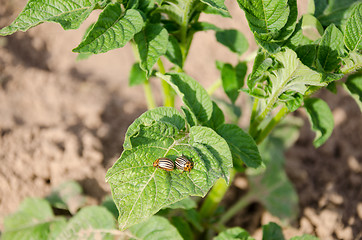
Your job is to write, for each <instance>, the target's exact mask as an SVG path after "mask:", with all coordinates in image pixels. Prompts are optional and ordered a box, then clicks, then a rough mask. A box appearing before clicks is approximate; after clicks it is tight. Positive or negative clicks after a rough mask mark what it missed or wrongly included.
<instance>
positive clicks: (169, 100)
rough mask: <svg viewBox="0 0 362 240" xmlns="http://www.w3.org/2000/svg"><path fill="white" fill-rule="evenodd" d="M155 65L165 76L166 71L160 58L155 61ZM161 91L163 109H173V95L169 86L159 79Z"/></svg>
mask: <svg viewBox="0 0 362 240" xmlns="http://www.w3.org/2000/svg"><path fill="white" fill-rule="evenodd" d="M157 65H158V68H159V70H160V73H162V74H165V73H166V70H165V67H164V66H163V62H162V60H161V58H159V59H158V60H157ZM161 85H162V91H163V105H164V106H165V107H174V106H175V94H174V93H173V90H172V88H171V86H170V85H169V84H168V83H167V82H166V81H165V80H163V79H161Z"/></svg>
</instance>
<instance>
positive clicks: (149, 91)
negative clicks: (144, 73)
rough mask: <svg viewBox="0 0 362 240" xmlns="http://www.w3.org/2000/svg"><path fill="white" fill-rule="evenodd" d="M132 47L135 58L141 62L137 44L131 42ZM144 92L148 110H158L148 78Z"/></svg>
mask: <svg viewBox="0 0 362 240" xmlns="http://www.w3.org/2000/svg"><path fill="white" fill-rule="evenodd" d="M131 46H132V52H133V56H134V57H135V59H136V61H137V62H139V61H140V56H139V54H138V49H137V47H136V44H135V43H134V42H133V41H131ZM143 90H144V92H145V97H146V102H147V108H148V109H152V108H156V106H157V105H156V101H155V98H154V97H153V92H152V88H151V85H150V81H149V78H148V77H147V81H145V82H144V83H143Z"/></svg>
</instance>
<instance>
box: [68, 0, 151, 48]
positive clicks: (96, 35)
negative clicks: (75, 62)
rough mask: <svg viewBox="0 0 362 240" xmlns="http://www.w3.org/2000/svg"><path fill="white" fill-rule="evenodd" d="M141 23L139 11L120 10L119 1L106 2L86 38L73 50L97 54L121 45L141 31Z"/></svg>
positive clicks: (142, 23)
mask: <svg viewBox="0 0 362 240" xmlns="http://www.w3.org/2000/svg"><path fill="white" fill-rule="evenodd" d="M143 25H144V22H143V18H142V16H141V14H140V12H139V11H137V10H133V9H129V10H127V11H126V12H122V8H121V5H120V4H119V3H114V4H108V5H107V7H106V8H105V9H104V10H103V12H102V13H101V14H100V15H99V18H98V20H97V22H96V23H95V24H94V26H93V28H92V29H91V30H90V32H89V33H88V35H87V37H86V39H84V40H83V41H82V42H81V43H80V44H79V45H78V47H76V48H74V49H73V52H77V53H84V52H90V53H94V54H97V53H104V52H108V51H109V50H112V49H116V48H120V47H123V46H124V45H126V43H127V42H128V41H129V40H131V39H132V38H133V36H134V35H135V34H136V33H138V32H139V31H141V29H142V27H143Z"/></svg>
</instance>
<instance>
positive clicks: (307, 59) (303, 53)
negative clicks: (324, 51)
mask: <svg viewBox="0 0 362 240" xmlns="http://www.w3.org/2000/svg"><path fill="white" fill-rule="evenodd" d="M317 47H318V46H317V45H316V44H308V45H302V46H300V47H298V48H297V49H296V50H295V52H296V53H297V55H298V58H299V59H300V61H301V62H302V63H303V64H304V65H306V66H308V67H313V66H315V64H314V62H315V59H316V56H317Z"/></svg>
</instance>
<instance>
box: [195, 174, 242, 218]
mask: <svg viewBox="0 0 362 240" xmlns="http://www.w3.org/2000/svg"><path fill="white" fill-rule="evenodd" d="M235 172H236V171H235V170H234V169H232V170H231V172H230V182H232V181H233V179H234V176H235ZM227 190H228V185H227V184H226V182H225V180H224V179H221V178H220V179H219V180H217V181H216V183H215V184H214V186H213V187H212V189H211V190H210V192H209V193H208V194H207V196H206V198H205V201H204V202H203V203H202V206H201V209H200V216H201V218H202V219H207V218H210V217H211V216H212V215H213V214H214V212H215V210H216V208H217V207H218V206H219V204H220V202H221V200H222V199H223V197H224V195H225V192H226V191H227Z"/></svg>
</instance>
